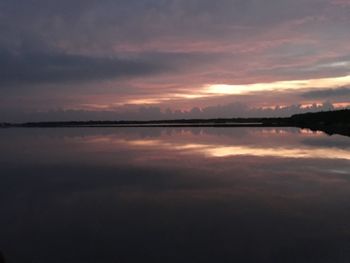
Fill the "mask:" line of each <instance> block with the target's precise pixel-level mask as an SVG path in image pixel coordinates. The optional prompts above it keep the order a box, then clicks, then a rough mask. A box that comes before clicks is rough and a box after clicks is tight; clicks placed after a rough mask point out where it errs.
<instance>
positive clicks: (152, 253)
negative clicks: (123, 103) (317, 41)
mask: <svg viewBox="0 0 350 263" xmlns="http://www.w3.org/2000/svg"><path fill="white" fill-rule="evenodd" d="M0 151H1V152H0V157H1V158H0V167H1V170H0V171H1V175H0V251H1V253H2V254H3V255H4V258H5V262H6V263H12V262H13V263H17V262H18V263H19V262H33V263H34V262H35V263H39V262H40V263H41V262H45V263H46V262H50V263H63V262H64V263H66V262H67V263H85V262H88V263H90V262H98V263H109V262H115V263H116V262H191V263H192V262H201V263H202V262H259V263H261V262H269V263H271V262H283V263H285V262H295V263H310V262H315V263H323V262H327V263H328V262H330V263H334V262H350V137H345V136H339V135H334V136H328V135H326V134H324V133H322V132H311V131H309V130H301V129H296V128H283V129H282V128H198V127H197V128H52V129H45V128H42V129H40V128H28V129H25V128H23V129H20V128H19V129H16V128H13V129H2V130H0ZM0 261H1V260H0Z"/></svg>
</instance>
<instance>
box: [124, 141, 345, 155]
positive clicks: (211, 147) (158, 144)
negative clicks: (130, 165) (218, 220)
mask: <svg viewBox="0 0 350 263" xmlns="http://www.w3.org/2000/svg"><path fill="white" fill-rule="evenodd" d="M124 142H125V143H127V144H128V145H133V146H141V147H142V146H145V147H155V148H160V149H168V150H178V151H184V153H192V154H193V153H197V154H201V155H204V156H207V157H229V156H257V157H276V158H319V159H346V160H350V151H347V150H342V149H336V148H316V147H305V146H300V147H299V148H291V147H285V148H283V147H276V148H271V147H270V148H269V147H252V146H244V145H239V146H224V145H215V144H200V143H199V144H195V143H173V142H166V141H162V140H136V141H124Z"/></svg>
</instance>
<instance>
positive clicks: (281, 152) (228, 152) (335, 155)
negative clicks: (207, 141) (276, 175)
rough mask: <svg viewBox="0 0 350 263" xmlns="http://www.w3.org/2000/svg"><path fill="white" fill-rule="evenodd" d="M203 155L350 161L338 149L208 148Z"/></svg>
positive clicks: (348, 153)
mask: <svg viewBox="0 0 350 263" xmlns="http://www.w3.org/2000/svg"><path fill="white" fill-rule="evenodd" d="M205 153H206V154H207V155H209V156H212V157H226V156H239V155H250V156H261V157H280V158H320V159H346V160H350V152H349V151H345V150H340V149H322V148H321V149H315V148H300V149H296V148H255V147H246V146H237V147H230V146H228V147H225V146H222V147H215V148H213V147H210V148H208V149H205Z"/></svg>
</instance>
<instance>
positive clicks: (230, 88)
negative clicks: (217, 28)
mask: <svg viewBox="0 0 350 263" xmlns="http://www.w3.org/2000/svg"><path fill="white" fill-rule="evenodd" d="M347 84H350V75H347V76H343V77H334V78H320V79H308V80H286V81H275V82H267V83H254V84H244V85H229V84H213V85H206V86H205V87H204V88H203V93H207V94H211V95H213V96H215V95H241V94H247V93H251V92H262V91H285V90H297V89H311V88H317V89H322V88H335V87H341V86H343V85H347Z"/></svg>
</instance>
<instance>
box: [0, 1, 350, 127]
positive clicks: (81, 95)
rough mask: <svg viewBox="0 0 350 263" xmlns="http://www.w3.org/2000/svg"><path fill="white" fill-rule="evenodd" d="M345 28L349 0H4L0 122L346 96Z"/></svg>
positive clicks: (225, 109) (199, 110) (262, 105)
mask: <svg viewBox="0 0 350 263" xmlns="http://www.w3.org/2000/svg"><path fill="white" fill-rule="evenodd" d="M349 28H350V1H349V0H327V1H326V0H264V1H262V0H217V1H212V0H176V1H175V0H173V1H171V0H148V1H143V0H127V1H126V0H113V1H112V0H104V1H100V0H99V1H97V0H60V1H56V0H45V1H44V0H26V1H20V0H2V1H1V2H0V30H1V34H0V122H1V121H26V120H41V119H45V120H49V119H50V118H53V119H62V120H63V119H64V120H66V119H93V118H97V117H98V118H103V119H111V118H112V119H114V118H121V119H126V118H135V119H153V118H159V117H167V118H168V117H169V118H175V117H179V116H182V117H191V116H197V117H198V116H199V117H209V116H210V117H212V115H214V114H215V115H217V117H228V116H251V115H264V114H265V115H278V114H279V115H290V114H293V113H296V112H300V111H302V110H305V108H306V110H307V109H308V108H307V107H312V108H311V110H315V109H324V108H329V103H332V104H333V105H334V107H344V106H349V105H350V45H349V43H350V30H349ZM325 102H326V103H325ZM323 103H325V104H324V105H323V106H321V104H323ZM312 104H314V106H311V105H312ZM317 105H318V107H317ZM277 106H279V108H277V109H276V111H273V112H272V111H271V110H267V109H268V108H275V107H277ZM283 107H288V108H285V109H284V110H281V108H283ZM167 109H168V110H167ZM181 111H182V112H181ZM184 111H187V113H184Z"/></svg>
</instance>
